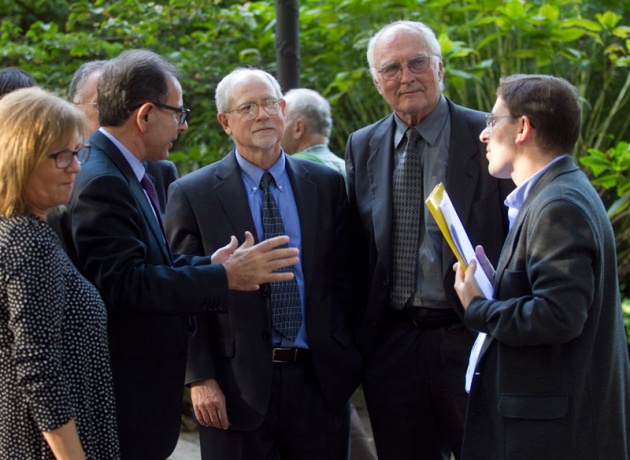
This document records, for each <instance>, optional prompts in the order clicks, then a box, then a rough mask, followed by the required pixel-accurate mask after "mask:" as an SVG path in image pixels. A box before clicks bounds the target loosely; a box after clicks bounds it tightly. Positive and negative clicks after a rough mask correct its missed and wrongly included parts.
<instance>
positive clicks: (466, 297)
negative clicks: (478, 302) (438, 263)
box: [453, 259, 484, 310]
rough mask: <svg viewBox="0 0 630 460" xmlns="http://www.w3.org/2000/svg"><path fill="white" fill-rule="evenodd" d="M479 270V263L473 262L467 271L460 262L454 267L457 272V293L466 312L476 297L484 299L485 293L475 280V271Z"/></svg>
mask: <svg viewBox="0 0 630 460" xmlns="http://www.w3.org/2000/svg"><path fill="white" fill-rule="evenodd" d="M476 269H477V261H476V260H474V259H473V260H471V261H470V264H469V265H468V268H467V269H466V271H464V269H463V268H462V266H461V265H460V263H459V262H457V263H456V264H455V265H453V270H455V292H457V296H458V297H459V300H460V302H461V303H462V306H463V307H464V310H467V309H468V305H469V304H470V302H471V301H472V299H474V298H475V297H484V295H483V292H482V291H481V289H480V288H479V285H478V284H477V280H475V270H476Z"/></svg>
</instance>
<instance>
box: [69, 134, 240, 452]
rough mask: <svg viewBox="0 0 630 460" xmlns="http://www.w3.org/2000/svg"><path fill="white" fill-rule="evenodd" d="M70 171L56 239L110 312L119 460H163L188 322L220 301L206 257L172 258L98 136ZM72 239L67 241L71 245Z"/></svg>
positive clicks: (135, 189)
mask: <svg viewBox="0 0 630 460" xmlns="http://www.w3.org/2000/svg"><path fill="white" fill-rule="evenodd" d="M90 145H91V146H92V152H91V155H90V159H89V161H88V162H87V163H85V165H83V167H82V170H81V172H80V173H79V174H78V175H77V178H76V181H75V184H74V189H73V192H72V196H71V198H70V202H69V204H68V210H69V212H68V213H67V214H66V219H67V221H66V224H67V225H69V226H70V229H71V231H68V232H64V233H62V235H61V236H62V237H63V238H65V241H64V244H65V245H66V246H70V247H71V249H72V251H69V252H70V253H71V254H72V255H73V257H74V258H75V259H76V260H75V263H76V264H77V266H78V267H79V268H80V270H81V271H82V272H83V273H84V275H85V276H86V277H87V278H88V279H89V280H91V281H92V282H93V283H94V285H95V286H96V287H97V288H98V289H99V291H100V293H101V295H102V296H103V299H104V300H105V303H106V305H107V310H108V330H109V345H110V353H111V359H112V371H113V374H114V390H115V393H116V410H117V413H118V428H119V432H120V441H121V448H122V452H123V457H124V458H142V459H158V458H160V459H164V458H166V457H167V456H168V455H169V454H170V453H171V452H172V450H173V449H174V447H175V444H176V442H177V439H178V435H179V426H180V419H181V403H182V390H183V385H184V372H185V363H186V350H187V338H188V335H189V333H190V332H191V331H190V321H189V320H190V319H191V318H190V317H189V316H187V315H186V313H195V312H201V311H208V312H219V311H221V310H222V309H224V308H225V307H226V305H227V292H228V291H227V278H226V275H225V270H224V269H223V267H222V266H220V265H209V259H208V258H207V257H195V258H193V257H185V256H178V255H173V257H172V260H171V259H170V256H169V251H168V248H167V246H166V243H165V241H164V237H163V234H162V232H161V230H160V227H159V225H158V222H157V220H156V219H155V215H154V213H153V210H152V208H151V205H150V204H149V202H148V200H147V198H146V195H145V193H144V191H143V189H142V187H141V186H140V183H139V182H138V180H137V178H136V177H135V175H134V174H133V171H132V170H131V167H130V166H129V163H128V162H127V161H126V159H125V158H124V157H123V155H122V153H121V152H120V151H119V150H118V148H117V147H116V146H115V145H114V144H113V143H112V142H111V141H110V140H109V139H108V138H107V137H106V136H105V135H103V134H102V133H101V132H99V131H96V132H95V133H94V134H93V135H92V137H91V138H90ZM69 239H70V241H69Z"/></svg>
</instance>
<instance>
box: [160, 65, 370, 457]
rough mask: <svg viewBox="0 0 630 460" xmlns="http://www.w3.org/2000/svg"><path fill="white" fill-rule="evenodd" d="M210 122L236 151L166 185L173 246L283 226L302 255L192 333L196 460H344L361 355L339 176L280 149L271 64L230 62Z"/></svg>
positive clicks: (263, 235)
mask: <svg viewBox="0 0 630 460" xmlns="http://www.w3.org/2000/svg"><path fill="white" fill-rule="evenodd" d="M216 105H217V110H218V112H219V113H218V116H217V117H218V120H219V122H220V123H221V126H222V127H223V130H224V131H225V132H226V134H228V135H229V136H231V137H232V139H233V141H234V144H235V148H234V149H233V150H232V152H231V153H229V154H228V155H227V156H226V157H225V158H224V159H222V160H220V161H218V162H216V163H214V164H212V165H209V166H206V167H205V168H202V169H200V170H198V171H195V172H193V173H190V174H188V175H187V176H185V177H183V178H182V179H179V180H178V181H176V182H174V183H173V185H171V187H170V189H169V199H168V204H167V209H166V217H165V220H166V225H165V227H166V231H167V234H168V235H169V240H170V242H171V247H172V248H173V249H174V250H178V251H182V252H185V253H187V254H196V255H204V254H212V253H213V252H215V251H216V250H217V249H219V248H220V247H221V246H223V245H224V244H225V242H226V241H227V240H228V239H229V237H230V235H231V234H233V233H236V234H237V235H242V234H243V233H244V232H246V231H248V232H251V233H252V234H254V235H256V238H257V241H263V240H266V239H267V238H269V237H271V236H273V235H274V234H277V233H281V234H287V235H288V236H289V237H290V240H289V245H290V246H292V247H296V248H299V249H300V262H299V263H298V264H296V265H295V266H293V267H291V268H292V271H293V272H294V273H295V281H294V282H293V283H290V284H291V285H289V283H282V284H280V283H270V284H268V285H265V286H264V287H263V289H261V290H260V291H257V292H250V293H231V294H230V299H229V300H230V301H229V311H228V313H227V314H226V315H215V316H206V317H205V318H203V319H200V321H199V330H198V332H197V334H196V335H195V337H193V338H192V339H191V343H190V353H189V357H188V369H187V376H186V381H187V383H189V384H191V387H192V388H191V397H192V402H193V407H194V410H195V416H196V418H197V420H198V421H199V424H200V425H201V426H200V429H199V433H200V440H201V451H202V457H203V458H204V459H212V460H239V459H241V460H249V459H265V458H266V459H271V458H280V459H295V460H297V459H300V460H319V459H327V460H347V458H348V442H349V429H350V416H349V398H350V396H351V395H352V393H353V392H354V390H355V389H356V388H357V385H358V383H359V379H360V376H361V368H362V361H361V357H360V354H359V352H358V350H357V349H356V347H355V346H354V341H353V336H352V331H351V325H350V321H351V318H352V316H353V315H354V310H355V309H356V303H355V302H354V284H353V279H352V277H351V275H352V264H353V261H352V260H351V259H350V255H349V249H350V233H349V226H348V212H347V205H348V202H347V197H346V189H345V183H344V179H343V176H342V175H341V174H340V173H338V172H337V171H334V170H333V169H331V168H329V167H328V166H326V165H323V164H318V163H315V162H312V161H309V160H304V159H295V158H292V157H290V156H289V155H286V154H285V153H284V151H283V150H282V149H281V148H280V141H281V139H282V135H283V132H284V127H285V102H284V100H283V99H282V91H281V89H280V85H279V84H278V82H277V81H276V80H275V79H274V78H273V77H272V76H271V75H270V74H268V73H267V72H264V71H262V70H256V69H245V68H240V69H236V70H235V71H233V72H232V73H230V74H229V75H227V76H226V77H225V78H224V79H223V80H222V81H221V82H220V83H219V84H218V86H217V89H216Z"/></svg>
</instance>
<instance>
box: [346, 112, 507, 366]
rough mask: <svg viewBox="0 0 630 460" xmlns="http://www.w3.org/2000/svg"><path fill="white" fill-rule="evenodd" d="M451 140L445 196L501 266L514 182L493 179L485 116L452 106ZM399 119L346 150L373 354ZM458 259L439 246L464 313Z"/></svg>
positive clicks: (362, 135)
mask: <svg viewBox="0 0 630 460" xmlns="http://www.w3.org/2000/svg"><path fill="white" fill-rule="evenodd" d="M448 106H449V110H450V114H451V139H450V146H449V153H448V163H447V172H446V182H445V184H444V185H445V187H446V190H447V192H448V194H449V196H450V198H451V201H452V202H453V205H454V206H455V209H456V210H457V213H458V214H459V217H460V218H461V221H462V223H463V225H464V227H465V228H466V231H467V233H468V236H469V238H470V240H471V242H472V243H473V245H478V244H482V245H483V246H484V248H485V250H486V254H487V255H488V256H489V258H490V260H491V261H493V263H494V262H496V261H497V260H498V256H499V253H500V251H501V246H502V245H503V241H504V240H505V236H506V235H507V230H508V221H507V210H506V208H505V206H504V204H503V201H504V199H505V197H506V196H507V194H508V193H509V192H510V191H511V190H512V188H513V187H514V184H513V183H512V182H511V181H501V180H498V179H495V178H493V177H492V176H490V174H489V173H488V161H487V159H486V147H485V144H483V143H482V142H481V141H480V140H479V134H480V133H481V131H482V130H483V128H485V126H486V124H485V116H484V114H483V113H481V112H477V111H474V110H470V109H466V108H464V107H460V106H458V105H455V104H453V103H452V102H451V101H448ZM394 132H395V121H394V115H393V114H392V115H389V116H387V117H385V118H383V119H382V120H380V121H378V122H376V123H374V124H372V125H370V126H367V127H365V128H362V129H360V130H358V131H356V132H354V133H352V134H351V135H350V137H349V138H348V144H347V146H346V153H345V158H346V173H347V181H348V194H349V200H350V207H351V212H352V215H353V219H352V220H353V224H354V231H353V235H354V238H355V240H354V241H355V243H356V246H355V247H356V254H355V255H354V258H355V260H361V258H363V259H366V260H365V262H364V263H361V262H360V263H357V264H356V266H357V269H361V268H363V269H364V273H363V279H364V280H365V282H364V284H365V285H366V287H367V289H366V294H367V299H366V303H367V308H366V310H365V315H364V320H363V327H362V328H361V331H360V334H359V344H360V346H361V347H362V349H363V351H364V352H366V353H368V354H369V352H370V350H371V349H372V347H373V345H374V340H375V339H376V337H377V335H378V332H379V328H380V325H381V320H382V316H383V312H384V310H385V308H386V307H387V305H388V303H389V290H390V285H389V282H390V281H389V280H390V266H391V260H390V252H391V249H390V247H391V222H392V197H391V195H392V194H391V190H392V174H393V159H394V154H395V152H394V147H393V144H394V141H393V139H394ZM454 262H455V256H454V255H453V252H452V251H451V249H450V248H449V247H448V244H447V243H446V241H445V240H443V241H442V267H443V271H444V287H445V289H446V293H447V296H448V298H449V301H450V303H451V304H452V305H453V308H454V309H455V310H456V312H457V313H458V314H460V315H463V309H462V308H461V304H460V302H459V299H458V297H457V294H456V293H455V290H454V288H453V284H454V280H455V276H454V273H453V270H452V265H453V263H454Z"/></svg>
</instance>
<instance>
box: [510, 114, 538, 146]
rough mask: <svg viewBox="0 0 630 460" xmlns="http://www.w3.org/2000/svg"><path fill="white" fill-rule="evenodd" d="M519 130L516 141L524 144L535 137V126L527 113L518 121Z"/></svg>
mask: <svg viewBox="0 0 630 460" xmlns="http://www.w3.org/2000/svg"><path fill="white" fill-rule="evenodd" d="M517 123H518V131H517V133H516V139H515V141H514V142H515V143H517V144H522V143H523V142H526V141H532V140H533V139H534V135H535V134H534V133H535V128H534V126H533V125H532V124H531V122H530V120H529V117H528V116H527V115H521V116H520V117H519V119H518V121H517Z"/></svg>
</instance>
